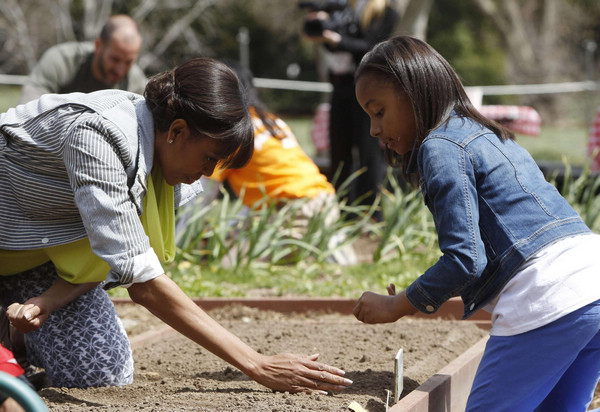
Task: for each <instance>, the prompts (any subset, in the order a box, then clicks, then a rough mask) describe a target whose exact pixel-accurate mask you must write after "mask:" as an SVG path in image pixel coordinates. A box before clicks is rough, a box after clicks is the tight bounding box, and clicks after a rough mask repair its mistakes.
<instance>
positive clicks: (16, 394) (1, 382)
mask: <svg viewBox="0 0 600 412" xmlns="http://www.w3.org/2000/svg"><path fill="white" fill-rule="evenodd" d="M0 393H3V394H4V395H6V396H10V397H11V398H13V399H14V400H15V401H17V402H18V403H19V405H21V407H22V408H23V409H25V411H26V412H48V408H47V407H46V404H45V403H44V401H42V398H40V397H39V395H38V394H37V393H36V392H35V391H34V390H33V389H31V388H30V387H29V386H27V384H25V382H21V381H20V380H19V379H17V378H15V377H14V376H12V375H9V374H8V373H6V372H0Z"/></svg>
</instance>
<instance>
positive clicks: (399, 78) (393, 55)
mask: <svg viewBox="0 0 600 412" xmlns="http://www.w3.org/2000/svg"><path fill="white" fill-rule="evenodd" d="M365 73H374V74H376V75H379V76H384V78H383V80H387V81H389V82H390V83H391V84H393V86H394V87H398V89H399V90H402V91H403V92H404V93H406V94H407V95H408V97H409V98H410V101H411V102H412V106H413V109H414V113H415V122H416V129H417V136H416V140H415V145H414V147H413V150H412V151H410V152H409V153H407V154H405V155H399V154H398V153H396V152H394V151H393V150H391V149H388V148H386V149H385V159H386V162H387V163H388V164H389V165H391V166H392V167H402V173H403V175H404V177H405V178H406V179H407V180H408V181H409V182H413V183H415V177H416V160H417V159H416V157H417V151H418V149H419V147H420V146H421V144H422V143H423V140H425V138H426V137H427V136H428V135H429V133H430V132H431V131H432V130H435V129H436V128H438V127H440V126H441V125H442V124H444V123H445V122H446V121H448V119H449V118H450V115H451V113H452V111H455V112H456V114H458V115H459V116H462V117H465V118H470V119H472V120H474V121H476V122H477V123H480V124H481V125H482V126H484V127H487V128H488V129H490V130H492V131H493V132H494V133H495V134H496V135H498V137H499V138H500V139H502V140H507V139H514V134H513V133H512V132H511V131H509V130H508V129H506V128H504V127H503V126H501V125H499V124H498V123H496V122H494V121H492V120H490V119H488V118H486V117H484V116H483V115H481V113H479V112H478V111H477V109H475V107H474V106H473V105H472V104H471V101H470V100H469V98H468V97H467V93H466V92H465V89H464V87H463V85H462V83H461V81H460V79H459V77H458V75H457V74H456V72H455V71H454V69H453V68H452V66H451V65H450V64H449V63H448V62H447V61H446V60H445V59H444V58H443V57H442V56H441V55H440V54H439V53H438V52H437V51H435V50H434V49H433V48H432V47H431V46H430V45H428V44H427V43H425V42H424V41H422V40H419V39H417V38H414V37H411V36H403V35H401V36H396V37H393V38H391V39H389V40H387V41H384V42H382V43H379V44H378V45H376V46H375V47H374V48H373V49H372V50H371V51H370V52H368V53H367V54H366V55H365V56H364V57H363V59H362V61H361V62H360V65H359V67H358V69H357V71H356V74H355V81H358V79H360V77H361V76H362V75H364V74H365Z"/></svg>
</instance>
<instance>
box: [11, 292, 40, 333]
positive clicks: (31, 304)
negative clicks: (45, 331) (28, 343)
mask: <svg viewBox="0 0 600 412" xmlns="http://www.w3.org/2000/svg"><path fill="white" fill-rule="evenodd" d="M49 314H50V312H49V311H47V310H46V309H45V305H44V300H43V299H42V298H41V297H39V296H37V297H34V298H31V299H29V300H27V301H26V302H25V303H22V304H21V303H13V304H12V305H10V306H9V307H8V308H7V309H6V316H7V317H8V320H9V321H10V323H11V324H12V325H13V326H14V327H15V328H17V330H19V331H21V332H23V333H27V332H32V331H34V330H37V329H38V328H39V327H40V326H42V324H43V323H44V322H45V321H46V319H48V315H49Z"/></svg>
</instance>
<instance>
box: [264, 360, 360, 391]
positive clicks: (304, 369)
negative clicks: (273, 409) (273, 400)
mask: <svg viewBox="0 0 600 412" xmlns="http://www.w3.org/2000/svg"><path fill="white" fill-rule="evenodd" d="M318 357H319V355H318V354H314V355H310V356H300V355H293V354H290V353H284V354H280V355H274V356H263V357H262V359H261V360H260V364H258V365H257V368H256V370H255V374H253V375H255V376H253V378H254V379H255V380H256V381H257V382H258V383H260V384H261V385H264V386H266V387H268V388H270V389H273V390H276V391H284V392H292V393H295V392H317V393H320V394H323V395H325V394H327V392H328V391H341V390H344V389H346V388H347V387H348V386H349V385H350V384H352V381H351V380H350V379H346V378H344V374H345V372H344V371H343V370H341V369H338V368H335V367H333V366H329V365H325V364H323V363H319V362H316V360H317V358H318Z"/></svg>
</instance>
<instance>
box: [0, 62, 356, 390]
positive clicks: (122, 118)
mask: <svg viewBox="0 0 600 412" xmlns="http://www.w3.org/2000/svg"><path fill="white" fill-rule="evenodd" d="M253 138H254V137H253V133H252V124H251V120H250V116H249V114H248V109H247V105H246V101H245V96H244V93H243V90H242V89H241V87H240V84H239V81H238V78H237V76H236V75H235V73H234V72H233V71H232V70H231V69H229V68H228V67H227V66H226V65H224V64H223V63H220V62H218V61H216V60H214V59H209V58H198V59H193V60H190V61H189V62H187V63H184V64H182V65H180V66H178V67H176V68H175V69H173V70H170V71H167V72H164V73H161V74H159V75H156V76H154V77H153V78H152V79H150V81H149V82H148V84H147V85H146V89H145V92H144V97H142V96H140V95H136V94H133V93H128V92H124V91H114V90H108V91H99V92H95V93H90V94H82V93H73V94H63V95H58V94H47V95H44V96H42V97H41V98H40V99H39V100H36V101H33V102H30V103H28V104H25V105H21V106H17V107H16V108H14V109H11V110H9V111H8V112H6V113H3V114H0V307H4V308H7V316H8V318H9V320H10V321H11V322H12V324H13V325H14V326H15V327H16V328H18V329H19V330H21V331H22V332H28V333H27V334H26V339H25V344H26V347H27V355H28V357H29V360H30V361H31V362H32V363H33V364H34V365H36V366H39V367H42V368H44V369H45V371H46V373H47V374H48V377H49V378H50V381H51V382H52V384H53V385H55V386H67V387H83V388H85V387H93V386H108V385H125V384H128V383H131V381H132V379H133V358H132V355H131V349H130V346H129V342H128V340H127V336H126V335H125V332H124V330H123V327H122V325H121V323H120V321H119V319H118V317H117V315H116V312H115V308H114V307H113V306H112V302H111V301H110V298H109V297H108V295H107V293H106V291H105V290H104V289H108V288H111V287H115V286H123V287H126V288H127V290H128V292H129V295H130V297H131V299H132V300H133V301H134V302H136V303H139V304H141V305H143V306H144V307H146V308H147V309H148V310H149V311H150V312H152V313H153V314H154V315H156V316H157V317H158V318H160V319H161V320H163V321H164V322H165V323H167V324H169V325H171V326H172V327H173V328H174V329H176V330H177V331H179V332H180V333H182V334H183V335H185V336H187V337H189V338H190V339H192V340H193V341H194V342H196V343H198V344H199V345H201V346H203V347H204V348H206V349H207V350H209V351H211V352H212V353H214V354H215V355H217V356H219V357H221V358H222V359H224V360H225V361H227V362H229V363H231V364H232V365H234V366H236V367H238V368H239V369H240V370H241V371H242V372H244V373H246V374H247V375H248V376H250V377H251V378H253V379H255V380H256V381H257V382H259V383H261V384H263V385H265V386H267V387H269V388H271V389H276V390H285V391H291V392H301V391H305V392H306V391H310V392H312V391H316V392H320V393H323V392H325V391H328V390H341V389H343V388H345V387H346V386H347V385H349V384H350V383H351V382H350V381H349V380H347V379H345V378H343V377H342V376H341V375H343V374H344V372H343V371H341V370H339V369H337V368H333V367H329V366H327V365H322V364H319V363H317V362H315V361H316V359H317V355H312V356H306V357H304V356H295V355H278V356H277V355H276V356H265V355H262V354H260V353H258V352H256V351H255V350H253V349H251V348H250V347H249V346H247V345H246V344H245V343H244V342H242V341H241V340H240V339H238V338H237V337H236V336H235V335H233V334H232V333H230V332H228V331H227V330H226V329H224V328H223V327H222V326H221V325H219V324H218V323H217V322H216V321H215V320H214V319H212V318H211V317H209V316H208V315H207V314H206V313H205V312H204V311H203V310H201V309H200V308H199V307H198V306H197V305H196V304H195V303H194V302H193V301H192V300H191V299H190V298H188V297H187V296H186V295H185V293H184V292H183V291H182V290H181V289H180V288H179V287H178V286H177V285H176V284H175V283H174V282H173V281H172V280H171V279H170V278H169V277H168V276H167V275H166V274H165V273H164V270H163V268H162V266H161V261H168V260H169V259H170V258H172V257H173V255H174V249H175V243H174V231H175V211H174V209H175V207H176V206H181V205H183V204H184V203H185V202H186V201H188V200H190V199H191V198H193V197H194V196H195V195H196V194H198V192H199V190H200V189H201V187H200V186H199V179H200V177H202V176H203V175H205V176H210V175H211V174H212V173H213V171H214V169H215V167H216V166H217V165H220V166H221V167H223V168H227V167H241V166H243V165H244V164H246V163H247V162H248V160H249V159H250V157H251V156H252V152H253ZM100 282H102V283H101V284H100V285H99V283H100Z"/></svg>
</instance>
